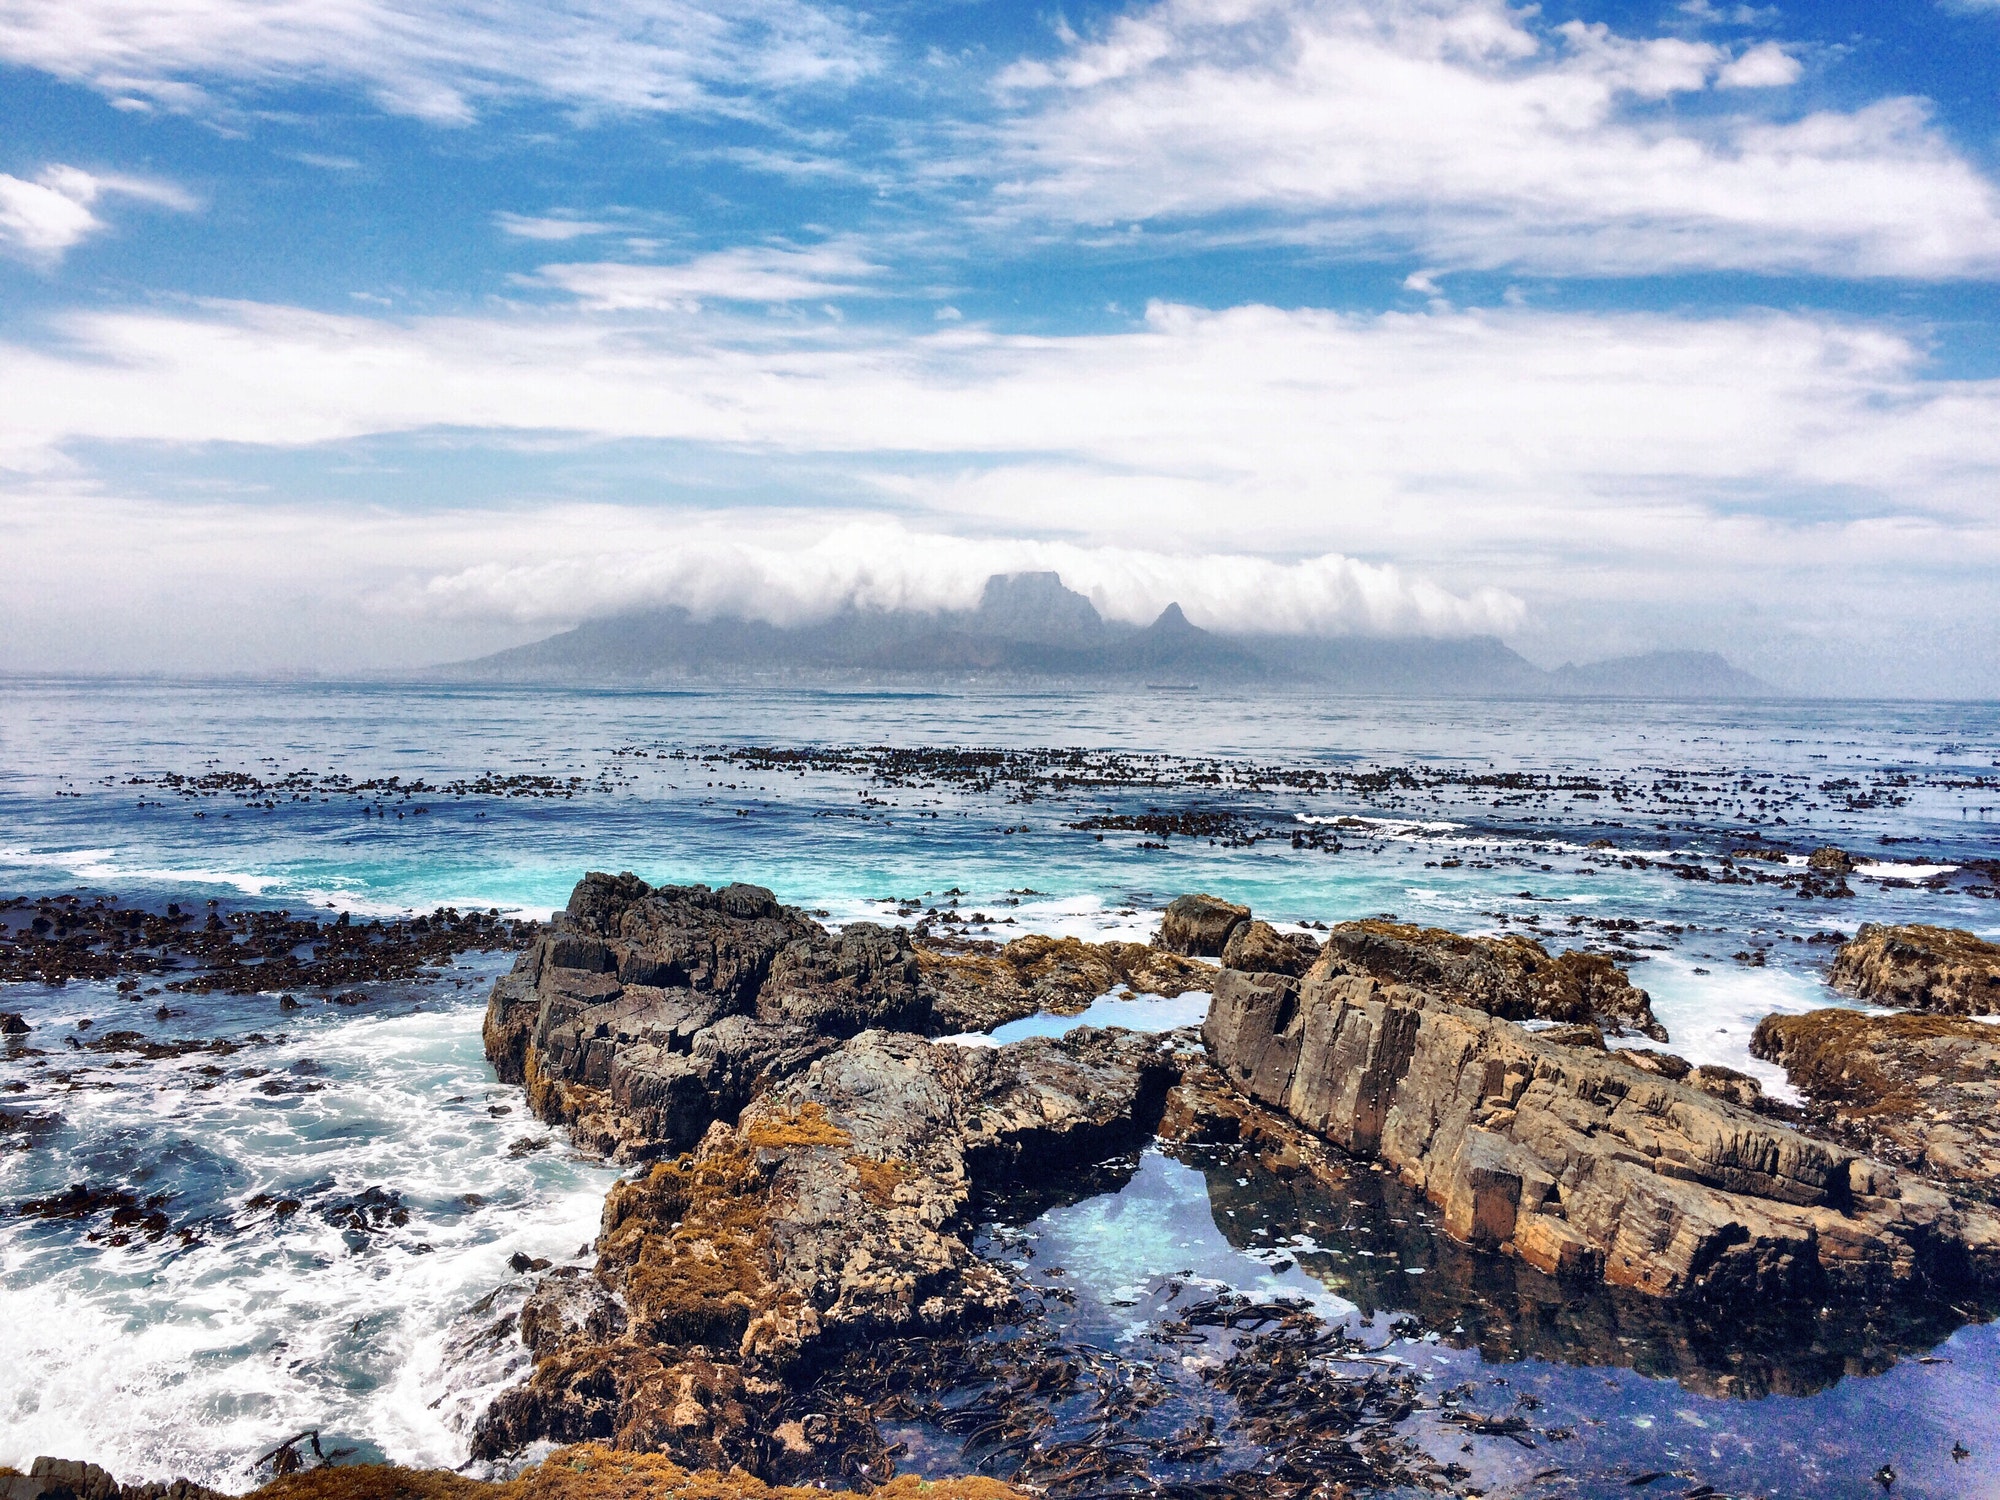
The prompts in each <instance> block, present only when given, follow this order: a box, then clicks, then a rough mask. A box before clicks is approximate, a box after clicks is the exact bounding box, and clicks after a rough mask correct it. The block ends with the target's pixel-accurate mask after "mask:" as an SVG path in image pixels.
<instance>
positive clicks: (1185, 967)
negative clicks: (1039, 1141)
mask: <svg viewBox="0 0 2000 1500" xmlns="http://www.w3.org/2000/svg"><path fill="white" fill-rule="evenodd" d="M917 976H918V982H919V984H920V986H921V987H922V989H923V992H924V995H925V997H926V998H927V1000H928V1003H929V1006H930V1016H931V1026H932V1029H933V1030H935V1031H936V1032H938V1033H940V1034H949V1033H952V1032H960V1031H991V1030H992V1029H993V1028H994V1027H995V1026H999V1025H1003V1024H1004V1023H1006V1022H1008V1021H1013V1020H1017V1019H1019V1018H1020V1017H1022V1016H1031V1015H1034V1014H1035V1013H1037V1012H1038V1011H1053V1012H1054V1013H1055V1014H1057V1015H1075V1014H1076V1013H1077V1012H1078V1011H1081V1010H1084V1009H1085V1008H1087V1007H1088V1006H1089V1005H1090V1003H1091V1001H1093V1000H1096V999H1098V998H1099V997H1100V996H1103V995H1107V994H1110V993H1111V992H1113V991H1114V990H1119V989H1130V990H1136V991H1139V992H1140V993H1142V994H1148V995H1169V996H1171V995H1181V994H1185V993H1187V992H1188V991H1189V990H1205V989H1207V988H1208V987H1209V985H1211V984H1212V983H1214V982H1215V970H1214V969H1213V968H1211V967H1210V966H1209V965H1207V964H1203V963H1196V962H1195V961H1194V960H1192V959H1187V958H1182V957H1180V956H1178V955H1176V954H1173V953H1169V952H1167V951H1165V950H1164V949H1161V948H1154V947H1149V946H1148V945H1146V944H1145V943H1115V942H1113V943H1086V942H1084V941H1082V940H1081V939H1079V938H1073V937H1063V938H1057V937H1043V936H1040V935H1039V934H1036V935H1031V936H1028V937H1018V938H1015V939H1014V941H1012V942H1011V943H1008V944H1007V945H1006V946H1004V947H1002V946H1001V945H999V944H997V943H982V942H976V941H973V942H962V943H954V944H950V945H946V944H944V943H941V942H939V941H938V940H937V939H936V938H934V937H933V938H920V939H919V940H918V942H917Z"/></svg>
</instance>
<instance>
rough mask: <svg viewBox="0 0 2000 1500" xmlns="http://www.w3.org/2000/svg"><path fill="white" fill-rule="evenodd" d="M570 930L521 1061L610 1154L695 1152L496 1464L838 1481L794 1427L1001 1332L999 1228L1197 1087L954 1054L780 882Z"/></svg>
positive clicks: (1019, 1049)
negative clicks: (1024, 1195)
mask: <svg viewBox="0 0 2000 1500" xmlns="http://www.w3.org/2000/svg"><path fill="white" fill-rule="evenodd" d="M551 927H552V931H551V934H550V936H549V937H547V938H546V939H545V940H544V941H543V942H542V943H541V944H540V945H539V946H538V947H537V948H536V949H535V950H533V951H531V952H529V953H527V954H525V955H524V956H523V957H522V959H521V961H520V962H519V964H517V966H516V969H515V972H514V973H513V974H511V975H510V976H508V977H507V978H506V979H504V980H502V981H501V982H500V983H499V984H498V985H496V987H495V990H494V994H493V998H492V1001H491V1003H490V1005H489V1008H488V1015H487V1028H486V1040H487V1048H488V1053H489V1056H491V1057H492V1059H493V1061H494V1064H495V1067H496V1068H497V1069H498V1070H499V1071H500V1072H501V1075H502V1076H503V1077H506V1078H513V1079H518V1080H519V1081H520V1082H522V1083H523V1084H524V1085H525V1087H526V1088H527V1091H528V1096H529V1099H530V1102H531V1103H532V1104H533V1106H534V1108H535V1109H536V1111H537V1112H538V1113H540V1114H541V1115H542V1116H543V1117H544V1118H547V1119H551V1120H560V1121H564V1122H566V1123H570V1124H571V1125H572V1126H573V1128H574V1129H575V1130H576V1132H577V1134H578V1137H579V1139H581V1140H584V1141H586V1142H589V1143H591V1144H593V1145H595V1146H596V1147H597V1148H598V1149H600V1150H603V1151H605V1152H607V1153H608V1154H613V1155H617V1156H620V1157H622V1158H624V1159H627V1160H634V1161H641V1162H643V1161H647V1160H652V1159H655V1158H660V1157H664V1156H669V1155H672V1154H673V1153H675V1152H681V1153H683V1154H681V1155H679V1156H678V1157H676V1158H675V1159H673V1160H656V1161H655V1164H654V1165H652V1166H651V1167H650V1168H649V1169H647V1170H646V1171H644V1172H643V1173H642V1174H640V1175H637V1176H634V1177H632V1178H629V1179H628V1180H626V1181H625V1182H622V1183H620V1184H619V1185H618V1186H617V1187H616V1188H615V1189H614V1190H613V1192H612V1193H611V1195H610V1197H609V1198H608V1199H607V1201H606V1204H605V1210H604V1220H603V1228H602V1232H601V1234H600V1236H599V1239H598V1242H597V1261H596V1264H595V1266H594V1267H593V1268H591V1269H590V1270H589V1271H588V1272H582V1271H579V1270H578V1269H576V1268H567V1269H563V1270H558V1271H553V1272H551V1273H549V1274H548V1275H547V1276H546V1277H544V1278H543V1280H542V1282H541V1283H540V1285H539V1286H538V1287H537V1289H536V1291H535V1293H534V1294H533V1295H532V1296H531V1297H530V1299H529V1302H528V1305H527V1306H526V1308H525V1309H524V1310H523V1312H522V1314H521V1320H520V1322H521V1330H522V1336H523V1338H524V1339H525V1340H526V1341H527V1342H528V1344H529V1346H530V1348H531V1349H532V1351H533V1354H534V1356H535V1367H534V1371H533V1374H532V1375H531V1377H530V1378H529V1379H528V1380H527V1381H526V1382H525V1383H524V1384H522V1385H520V1386H517V1387H515V1388H514V1389H513V1390H511V1391H509V1392H507V1393H506V1394H505V1395H503V1396H502V1397H501V1398H500V1399H499V1400H498V1401H496V1402H495V1403H494V1404H493V1406H492V1407H491V1409H490V1410H489V1411H488V1413H487V1414H486V1416H485V1417H484V1418H483V1419H482V1421H481V1422H480V1424H479V1426H478V1429H477V1431H476V1434H475V1441H474V1450H475V1452H476V1453H478V1454H481V1455H484V1456H499V1455H502V1454H506V1453H511V1452H515V1451H518V1450H519V1449H520V1448H521V1447H523V1446H525V1445H526V1444H528V1443H530V1442H534V1441H538V1440H545V1439H546V1440H555V1441H566V1442H576V1441H582V1440H585V1439H609V1440H612V1441H614V1442H616V1443H617V1444H618V1445H619V1446H621V1447H632V1448H646V1449H656V1450H660V1451H664V1452H668V1453H671V1454H674V1455H676V1456H677V1457H679V1458H681V1459H682V1460H684V1461H686V1462H689V1463H693V1464H698V1465H701V1466H705V1467H724V1468H726V1467H728V1466H730V1465H735V1464H740V1465H743V1466H745V1467H747V1468H749V1469H750V1470H751V1471H753V1472H756V1473H759V1474H766V1475H814V1474H818V1473H821V1472H822V1469H821V1468H819V1467H817V1465H819V1464H821V1463H822V1462H824V1461H826V1460H828V1459H829V1457H830V1453H818V1452H816V1447H817V1446H818V1445H817V1444H816V1443H815V1441H814V1439H813V1437H812V1435H811V1434H810V1433H809V1432H808V1431H807V1429H806V1428H805V1427H804V1426H803V1425H802V1424H801V1423H800V1422H799V1421H797V1420H796V1413H793V1412H792V1411H791V1406H790V1403H792V1402H793V1400H794V1398H795V1397H796V1395H797V1393H798V1391H799V1390H800V1389H802V1388H803V1386H804V1385H805V1384H806V1383H808V1382H809V1381H810V1380H811V1378H812V1376H813V1375H814V1373H815V1372H816V1371H817V1370H819V1369H821V1368H823V1366H824V1365H825V1363H826V1361H827V1360H828V1359H829V1358H831V1357H832V1356H833V1355H834V1354H836V1353H837V1352H838V1351H839V1350H841V1349H843V1348H847V1347H851V1346H853V1345H855V1344H857V1343H861V1342H865V1341H868V1340H873V1339H879V1338H884V1337H893V1336H896V1335H903V1334H916V1333H931V1332H942V1331H946V1330H950V1329H955V1328H959V1327H963V1326H966V1325H968V1324H977V1323H980V1322H982V1321H984V1320H988V1319H991V1318H992V1317H994V1316H996V1315H997V1314H999V1313H1000V1312H1002V1311H1003V1310H1004V1309H1005V1308H1006V1307H1007V1305H1008V1303H1009V1301H1010V1296H1011V1294H1010V1292H1009V1289H1008V1287H1007V1284H1006V1282H1005V1281H1004V1280H1003V1279H1002V1278H1001V1276H1000V1275H999V1273H998V1272H997V1271H995V1270H994V1268H993V1267H992V1266H990V1265H989V1264H987V1263H986V1262H984V1261H982V1260H980V1259H979V1258H978V1257H977V1256H975V1255H974V1254H973V1253H972V1251H971V1249H970V1247H969V1246H968V1244H967V1241H966V1239H965V1235H966V1233H967V1232H969V1230H970V1228H971V1225H972V1223H973V1219H974V1209H975V1206H976V1205H977V1204H978V1203H979V1202H980V1201H982V1199H983V1198H984V1197H986V1196H987V1195H991V1194H995V1193H1002V1192H1008V1191H1012V1190H1014V1189H1016V1188H1018V1187H1020V1186H1021V1185H1022V1184H1024V1183H1027V1182H1034V1183H1037V1184H1040V1185H1043V1186H1044V1187H1049V1186H1052V1185H1054V1184H1058V1183H1060V1181H1061V1180H1062V1179H1063V1177H1064V1175H1065V1174H1066V1173H1070V1172H1073V1171H1074V1170H1075V1169H1076V1168H1078V1167H1089V1166H1091V1165H1094V1164H1095V1163H1097V1162H1099V1161H1101V1160H1103V1159H1104V1158H1105V1157H1107V1156H1109V1155H1111V1154H1113V1153H1115V1152H1118V1151H1121V1150H1125V1149H1128V1148H1129V1147H1131V1146H1132V1145H1134V1144H1136V1143H1137V1142H1138V1141H1140V1140H1141V1139H1143V1138H1144V1137H1145V1136H1146V1135H1147V1134H1148V1133H1149V1132H1150V1131H1151V1129H1152V1126H1153V1124H1154V1123H1155V1121H1156V1120H1157V1118H1158V1116H1159V1112H1160V1108H1161V1101H1162V1099H1163V1098H1164V1095H1165V1093H1166V1090H1167V1088H1168V1086H1169V1084H1170V1083H1171V1081H1172V1078H1173V1063H1172V1060H1171V1058H1170V1057H1169V1056H1168V1055H1166V1054H1164V1053H1162V1052H1161V1051H1160V1048H1159V1045H1158V1043H1157V1042H1156V1041H1155V1040H1153V1039H1152V1038H1148V1037H1141V1036H1136V1035H1133V1034H1131V1033H1125V1032H1111V1033H1106V1032H1097V1031H1090V1030H1083V1031H1079V1032H1076V1033H1073V1034H1072V1035H1071V1036H1069V1037H1066V1038H1064V1039H1062V1040H1060V1041H1050V1040H1047V1039H1038V1040H1033V1041H1027V1042H1020V1043H1016V1044H1014V1045H1012V1046H1009V1047H1003V1048H977V1049H975V1048H961V1047H956V1046H947V1045H940V1044H936V1043H933V1042H930V1041H927V1040H925V1039H924V1038H923V1037H921V1036H919V1035H916V1034H914V1033H915V1031H916V1030H917V1029H919V1028H921V1027H923V1026H926V1025H928V1024H930V1023H931V1021H932V1015H931V1010H930V1002H929V998H928V994H927V992H926V991H925V990H924V989H922V988H921V987H920V986H919V983H918V972H919V966H918V962H917V959H916V957H915V955H914V952H913V950H912V949H911V947H910V944H909V938H908V935H907V934H905V933H903V932H902V931H900V930H897V931H884V930H883V929H880V928H876V927H871V926H869V925H867V924H855V925H854V926H851V927H849V928H848V929H847V930H846V931H845V932H843V933H842V934H841V935H840V936H839V937H837V938H836V937H834V936H832V935H830V934H828V933H826V932H825V931H824V930H823V929H821V928H819V927H818V925H817V924H815V923H813V922H812V921H811V920H810V919H808V918H806V917H804V916H803V914H801V913H799V912H798V911H796V910H795V909H793V908H788V907H782V906H779V905H778V904H777V902H776V901H775V900H774V899H773V898H772V897H771V895H770V893H769V892H767V891H763V890H760V889H757V888H754V887H746V886H730V887H727V888H725V889H723V890H720V891H710V890H708V889H707V888H705V887H701V886H689V887H673V888H666V889H662V890H658V891H654V890H652V889H650V888H649V887H647V886H645V885H644V883H643V882H640V881H637V880H634V879H632V878H631V877H629V876H620V877H616V878H613V877H608V876H591V877H588V878H587V879H586V880H585V881H584V882H583V883H582V884H581V885H579V886H578V887H577V891H576V893H575V895H574V896H573V897H572V899H571V901H570V905H569V909H568V911H567V912H566V913H564V914H562V915H560V916H558V918H557V919H556V920H555V921H554V922H553V923H552V924H551ZM1205 972H1206V971H1205ZM864 1027H867V1028H868V1029H863V1028H864ZM885 1027H893V1028H898V1029H884V1028H885ZM690 1148H691V1149H690Z"/></svg>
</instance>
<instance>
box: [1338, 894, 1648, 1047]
mask: <svg viewBox="0 0 2000 1500" xmlns="http://www.w3.org/2000/svg"><path fill="white" fill-rule="evenodd" d="M1325 955H1326V960H1327V963H1328V964H1329V965H1330V966H1331V967H1330V968H1329V972H1344V973H1348V974H1362V975H1368V976H1370V977H1372V978H1375V979H1379V980H1382V981H1384V982H1385V983H1393V984H1402V985H1408V986H1410V987H1412V988H1414V989H1418V990H1422V991H1424V992H1425V993H1428V994H1433V995H1438V996H1441V997H1443V998H1445V999H1448V1000H1451V1001H1453V1002H1454V1003H1456V1004H1459V1005H1464V1006H1469V1007H1471V1008H1472V1009H1473V1010H1481V1011H1485V1012H1486V1013H1487V1014H1488V1015H1491V1016H1498V1017H1501V1018H1502V1019H1504V1020H1509V1021H1529V1020H1544V1021H1562V1022H1568V1023H1586V1022H1587V1023H1591V1024H1594V1025H1597V1026H1601V1027H1603V1028H1604V1029H1605V1030H1607V1031H1611V1032H1614V1033H1617V1032H1625V1031H1637V1032H1641V1033H1643V1034H1645V1035H1646V1036H1649V1037H1652V1038H1653V1039H1654V1040H1655V1041H1661V1042H1663V1041H1665V1040H1666V1039H1667V1029H1666V1028H1665V1027H1664V1026H1662V1025H1661V1024H1660V1023H1659V1022H1658V1021H1657V1020H1656V1019H1655V1018H1654V1016H1653V1002H1652V998H1651V997H1650V996H1649V995H1647V993H1646V992H1645V991H1644V990H1642V989H1640V988H1638V987H1637V986H1636V985H1634V984H1633V983H1632V981H1631V980H1630V979H1629V978H1627V977H1626V976H1625V974H1624V972H1623V971H1622V970H1620V969H1619V968H1618V966H1617V965H1616V964H1614V963H1612V961H1611V960H1610V959H1609V958H1607V957H1605V956H1604V955H1603V954H1601V953H1581V952H1570V953H1558V954H1555V955H1554V956H1551V955H1550V954H1549V952H1548V950H1547V949H1545V948H1543V947H1542V945H1541V944H1540V943H1537V942H1535V941H1534V940H1533V939H1531V938H1526V937H1522V936H1520V935H1519V934H1516V933H1509V934H1507V935H1506V936H1504V937H1464V936H1462V935H1460V934H1459V933H1456V932H1446V931H1443V930H1442V929H1440V928H1436V927H1414V926H1410V925H1408V924H1406V923H1401V922H1390V921H1363V922H1341V923H1338V924H1336V925H1335V926H1334V927H1333V928H1332V929H1331V930H1330V931H1329V932H1328V933H1327V937H1326V949H1325Z"/></svg>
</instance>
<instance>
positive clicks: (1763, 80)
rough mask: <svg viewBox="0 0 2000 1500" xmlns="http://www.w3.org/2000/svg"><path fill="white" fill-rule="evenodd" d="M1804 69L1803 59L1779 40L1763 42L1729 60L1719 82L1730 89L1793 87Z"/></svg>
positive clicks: (1718, 78) (1717, 75)
mask: <svg viewBox="0 0 2000 1500" xmlns="http://www.w3.org/2000/svg"><path fill="white" fill-rule="evenodd" d="M1804 71H1805V69H1804V68H1803V67H1802V66H1801V65H1800V63H1799V60H1798V59H1797V58H1796V57H1794V56H1792V54H1791V53H1789V52H1787V51H1786V50H1785V49H1784V48H1783V47H1780V46H1779V45H1778V44H1777V43H1776V42H1759V43H1758V44H1757V45H1756V46H1754V47H1752V48H1750V49H1749V50H1748V51H1746V52H1745V53H1743V55H1742V56H1741V57H1738V58H1735V59H1733V60H1732V61H1730V62H1729V63H1727V64H1726V65H1725V66H1724V67H1723V69H1722V71H1721V72H1719V73H1717V74H1716V75H1715V81H1716V82H1717V83H1719V84H1720V85H1722V87H1724V88H1729V89H1780V88H1789V87H1790V86H1791V85H1792V84H1795V83H1797V82H1798V81H1799V75H1800V74H1801V73H1803V72H1804Z"/></svg>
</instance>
